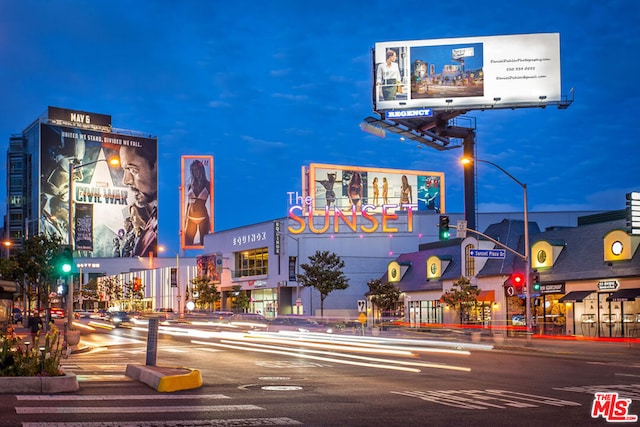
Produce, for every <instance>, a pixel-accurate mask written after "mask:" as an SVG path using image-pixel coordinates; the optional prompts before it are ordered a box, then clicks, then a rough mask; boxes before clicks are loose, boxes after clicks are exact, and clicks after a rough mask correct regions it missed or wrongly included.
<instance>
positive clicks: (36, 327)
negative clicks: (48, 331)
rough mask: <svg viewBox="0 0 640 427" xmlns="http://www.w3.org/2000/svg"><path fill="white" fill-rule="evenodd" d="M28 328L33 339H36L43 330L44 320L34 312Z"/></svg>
mask: <svg viewBox="0 0 640 427" xmlns="http://www.w3.org/2000/svg"><path fill="white" fill-rule="evenodd" d="M28 326H29V329H30V330H31V339H34V338H35V337H36V336H37V335H38V333H39V332H40V329H42V319H41V318H40V315H39V314H38V312H34V313H33V316H31V317H29V323H28Z"/></svg>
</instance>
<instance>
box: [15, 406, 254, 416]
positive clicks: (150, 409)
mask: <svg viewBox="0 0 640 427" xmlns="http://www.w3.org/2000/svg"><path fill="white" fill-rule="evenodd" d="M261 409H264V408H261V407H260V406H256V405H214V406H211V405H206V406H131V407H122V406H121V407H117V408H115V407H100V406H83V407H72V406H59V407H51V406H24V407H20V406H19V407H16V413H17V414H20V415H26V414H134V413H135V414H139V413H141V412H145V413H166V412H209V411H211V412H214V411H215V412H222V411H255V410H261Z"/></svg>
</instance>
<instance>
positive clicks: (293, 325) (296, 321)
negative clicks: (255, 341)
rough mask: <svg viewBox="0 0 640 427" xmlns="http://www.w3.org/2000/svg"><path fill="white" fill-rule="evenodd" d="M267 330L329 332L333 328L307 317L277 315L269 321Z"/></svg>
mask: <svg viewBox="0 0 640 427" xmlns="http://www.w3.org/2000/svg"><path fill="white" fill-rule="evenodd" d="M267 329H268V330H269V331H277V332H280V331H293V332H318V333H327V334H330V333H332V332H333V328H331V327H330V326H327V325H323V324H321V323H318V322H316V321H315V320H313V319H309V318H308V317H301V316H278V317H276V318H275V319H273V320H271V321H269V325H268V328H267Z"/></svg>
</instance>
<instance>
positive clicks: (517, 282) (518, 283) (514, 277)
mask: <svg viewBox="0 0 640 427" xmlns="http://www.w3.org/2000/svg"><path fill="white" fill-rule="evenodd" d="M511 284H512V285H513V287H514V288H516V289H517V290H518V292H520V291H521V290H522V287H523V286H524V274H522V273H512V274H511Z"/></svg>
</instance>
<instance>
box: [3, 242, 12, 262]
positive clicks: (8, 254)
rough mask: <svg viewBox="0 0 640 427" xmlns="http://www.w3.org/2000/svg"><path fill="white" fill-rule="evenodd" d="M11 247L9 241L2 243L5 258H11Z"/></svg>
mask: <svg viewBox="0 0 640 427" xmlns="http://www.w3.org/2000/svg"><path fill="white" fill-rule="evenodd" d="M12 245H13V242H12V241H11V240H3V241H2V246H4V247H5V248H6V249H5V250H6V254H7V256H6V257H5V258H7V259H9V258H10V256H11V252H10V251H11V246H12Z"/></svg>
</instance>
